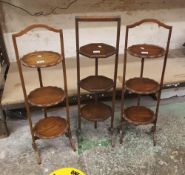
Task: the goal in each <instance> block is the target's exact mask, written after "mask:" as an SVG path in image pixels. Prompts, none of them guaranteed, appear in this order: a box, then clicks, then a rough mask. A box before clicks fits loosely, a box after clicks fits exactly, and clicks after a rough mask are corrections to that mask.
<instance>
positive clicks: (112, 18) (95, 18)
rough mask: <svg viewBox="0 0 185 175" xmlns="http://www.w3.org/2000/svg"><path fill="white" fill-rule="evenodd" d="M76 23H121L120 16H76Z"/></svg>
mask: <svg viewBox="0 0 185 175" xmlns="http://www.w3.org/2000/svg"><path fill="white" fill-rule="evenodd" d="M75 19H76V21H81V22H82V21H83V22H103V21H104V22H109V21H120V20H121V17H120V16H76V17H75Z"/></svg>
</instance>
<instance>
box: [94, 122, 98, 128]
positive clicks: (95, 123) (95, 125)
mask: <svg viewBox="0 0 185 175" xmlns="http://www.w3.org/2000/svg"><path fill="white" fill-rule="evenodd" d="M97 124H98V122H97V121H95V122H94V128H95V129H97Z"/></svg>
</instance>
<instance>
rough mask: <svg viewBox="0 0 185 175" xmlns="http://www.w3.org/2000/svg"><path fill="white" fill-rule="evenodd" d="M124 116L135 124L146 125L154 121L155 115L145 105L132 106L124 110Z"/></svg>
mask: <svg viewBox="0 0 185 175" xmlns="http://www.w3.org/2000/svg"><path fill="white" fill-rule="evenodd" d="M123 118H124V119H125V120H127V121H128V122H129V123H132V124H135V125H145V124H149V123H152V122H154V120H155V115H154V112H153V111H152V110H151V109H149V108H146V107H144V106H131V107H128V108H127V109H126V110H125V111H124V114H123Z"/></svg>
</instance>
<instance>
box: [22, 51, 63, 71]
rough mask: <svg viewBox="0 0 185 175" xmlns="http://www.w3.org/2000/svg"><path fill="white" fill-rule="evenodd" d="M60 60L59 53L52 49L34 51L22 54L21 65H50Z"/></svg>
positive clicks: (37, 66)
mask: <svg viewBox="0 0 185 175" xmlns="http://www.w3.org/2000/svg"><path fill="white" fill-rule="evenodd" d="M61 61H62V58H61V55H60V54H58V53H56V52H52V51H36V52H32V53H29V54H27V55H24V56H23V58H22V62H23V65H24V66H28V67H32V68H44V67H50V66H54V65H57V64H58V63H60V62H61Z"/></svg>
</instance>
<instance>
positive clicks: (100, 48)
mask: <svg viewBox="0 0 185 175" xmlns="http://www.w3.org/2000/svg"><path fill="white" fill-rule="evenodd" d="M79 52H80V54H81V55H84V56H86V57H88V58H107V57H109V56H111V55H114V54H115V53H116V48H115V47H113V46H110V45H108V44H105V43H91V44H87V45H85V46H82V47H80V50H79Z"/></svg>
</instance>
